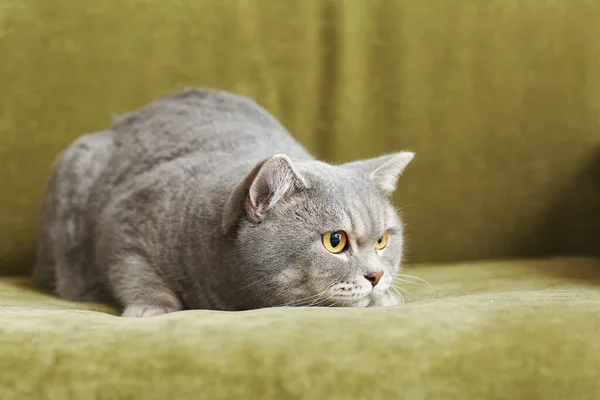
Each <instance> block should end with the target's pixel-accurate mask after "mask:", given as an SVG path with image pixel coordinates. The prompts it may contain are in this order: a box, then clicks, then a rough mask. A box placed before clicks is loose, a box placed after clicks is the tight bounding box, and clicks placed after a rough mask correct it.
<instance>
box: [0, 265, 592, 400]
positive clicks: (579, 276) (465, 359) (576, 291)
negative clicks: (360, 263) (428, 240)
mask: <svg viewBox="0 0 600 400" xmlns="http://www.w3.org/2000/svg"><path fill="white" fill-rule="evenodd" d="M406 272H407V274H413V275H416V276H419V277H421V278H424V279H426V280H427V281H429V282H430V283H431V284H432V285H433V286H434V287H435V289H436V292H437V294H436V298H435V299H433V298H432V294H431V291H430V290H429V287H428V286H427V285H425V284H416V282H420V281H418V280H415V279H407V280H410V281H411V282H415V283H410V284H408V283H407V284H402V285H401V286H400V287H401V288H402V289H405V290H409V291H410V292H412V293H413V294H412V295H408V294H407V293H406V294H407V304H405V305H403V306H397V307H389V308H375V309H338V308H320V309H319V308H313V309H309V308H274V309H264V310H257V311H248V312H237V313H234V312H215V311H184V312H179V313H174V314H169V315H165V316H161V317H155V318H149V319H126V318H121V317H118V316H115V315H114V310H111V309H109V308H107V307H104V306H101V305H85V304H74V303H70V302H66V301H62V300H58V299H55V298H53V297H52V296H49V295H47V294H43V293H40V292H38V291H37V290H36V289H35V286H34V285H33V284H32V282H31V281H29V280H28V279H27V278H2V279H1V280H0V292H1V293H2V294H3V295H2V298H1V299H0V355H1V357H0V371H2V374H0V393H1V394H2V396H1V398H2V399H27V398H44V399H49V400H59V399H60V400H62V399H66V398H76V399H78V400H86V399H150V400H151V399H165V398H172V399H178V400H185V399H198V398H210V399H230V398H248V399H250V398H262V399H282V398H297V399H299V398H307V399H315V398H322V399H325V398H332V399H333V398H338V399H342V398H343V399H351V398H357V399H358V398H370V399H374V398H388V399H391V398H406V399H443V398H448V399H457V398H461V399H483V398H486V399H487V398H490V399H491V398H494V399H501V398H502V399H504V398H506V399H508V398H510V399H542V398H543V399H567V398H572V399H594V398H597V394H598V393H600V380H598V376H599V374H600V340H598V338H599V337H600V259H590V258H558V259H539V260H513V261H495V262H480V263H464V264H453V265H435V266H433V265H431V266H418V267H409V268H407V271H406ZM398 283H400V282H398ZM421 283H422V282H421Z"/></svg>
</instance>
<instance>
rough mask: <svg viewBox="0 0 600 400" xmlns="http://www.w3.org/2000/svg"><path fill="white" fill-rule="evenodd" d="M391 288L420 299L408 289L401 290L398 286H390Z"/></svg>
mask: <svg viewBox="0 0 600 400" xmlns="http://www.w3.org/2000/svg"><path fill="white" fill-rule="evenodd" d="M390 288H394V289H396V290H400V291H402V292H404V293H406V294H410V295H411V296H415V297H419V296H417V295H416V294H414V293H413V292H411V291H408V290H406V289H404V288H401V287H400V286H396V285H390Z"/></svg>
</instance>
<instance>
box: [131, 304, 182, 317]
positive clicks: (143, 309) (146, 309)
mask: <svg viewBox="0 0 600 400" xmlns="http://www.w3.org/2000/svg"><path fill="white" fill-rule="evenodd" d="M175 311H179V310H178V309H176V308H173V307H159V306H155V305H150V304H132V305H130V306H127V307H126V308H125V311H123V317H127V318H145V317H156V316H158V315H163V314H168V313H172V312H175Z"/></svg>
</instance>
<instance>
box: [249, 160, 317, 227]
mask: <svg viewBox="0 0 600 400" xmlns="http://www.w3.org/2000/svg"><path fill="white" fill-rule="evenodd" d="M304 188H306V182H305V181H304V178H302V176H301V175H300V174H299V173H298V171H296V169H295V168H294V165H293V164H292V160H290V159H289V157H288V156H286V155H285V154H276V155H274V156H272V157H271V158H269V159H267V160H266V161H265V162H264V163H263V164H262V166H260V168H259V170H258V173H257V174H256V176H255V177H254V179H253V180H252V182H251V184H250V187H249V188H248V199H247V203H246V210H247V212H248V216H249V217H250V219H252V220H254V221H260V220H261V219H262V218H263V217H264V215H265V214H266V213H267V212H268V211H269V210H270V209H271V208H273V207H274V206H275V205H277V204H278V203H279V202H281V201H285V200H287V199H288V198H289V197H290V196H292V195H294V194H295V193H297V192H299V191H301V190H303V189H304Z"/></svg>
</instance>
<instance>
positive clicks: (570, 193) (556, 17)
mask: <svg viewBox="0 0 600 400" xmlns="http://www.w3.org/2000/svg"><path fill="white" fill-rule="evenodd" d="M598 21H600V2H598V1H588V0H571V1H561V0H543V1H538V0H490V1H479V0H425V1H411V0H368V1H366V0H338V1H335V0H297V1H292V0H289V1H288V0H286V1H274V0H227V1H213V0H196V1H189V0H169V1H153V0H102V1H82V0H0V399H1V400H12V399H18V400H27V399H49V400H63V399H77V400H87V399H90V400H91V399H106V400H109V399H111V400H112V399H150V400H153V399H177V400H181V399H183V400H185V399H203V398H206V399H231V398H241V399H252V398H259V399H284V398H291V399H300V398H306V399H353V398H355V399H374V398H385V399H599V398H600V23H599V22H598ZM190 86H201V87H215V88H220V89H224V90H229V91H232V92H236V93H239V94H244V95H248V96H250V97H252V98H254V99H256V100H257V101H259V102H260V103H261V104H263V105H264V106H265V107H267V108H268V109H269V110H271V111H272V112H273V113H274V114H275V115H276V116H277V117H278V118H280V119H281V120H282V122H283V123H284V124H285V125H286V126H287V127H288V128H289V129H290V130H291V131H292V132H293V133H294V134H295V136H296V137H297V138H298V140H299V141H300V142H301V143H303V144H304V145H305V146H306V147H307V148H308V149H309V150H310V151H311V152H312V153H314V154H315V155H316V156H318V157H320V158H322V159H325V160H328V161H330V162H343V161H348V160H352V159H357V158H366V157H371V156H374V155H378V154H382V153H386V152H390V151H394V150H400V149H411V150H414V151H416V153H417V157H416V159H415V161H414V163H412V164H411V166H410V167H409V168H408V170H407V171H406V173H405V175H404V176H403V177H402V178H401V181H400V183H399V190H398V193H397V196H396V198H395V199H394V201H395V203H396V204H397V205H398V207H399V208H400V209H401V213H402V214H403V216H404V219H405V222H406V226H407V228H406V231H407V235H408V245H407V260H406V261H407V264H406V266H405V272H406V273H407V274H410V275H414V276H416V277H419V278H421V279H425V280H426V281H428V282H430V283H431V285H433V287H434V288H435V292H436V293H435V296H434V295H433V291H432V290H431V289H430V288H429V286H427V285H426V284H424V283H423V282H422V281H420V280H418V279H414V278H410V279H408V278H407V279H406V280H407V281H408V282H398V283H399V285H400V287H401V288H403V290H405V291H406V292H404V294H405V297H406V304H404V305H402V306H397V307H389V308H374V309H332V308H323V309H317V308H312V309H309V308H277V309H265V310H257V311H250V312H239V313H225V312H214V311H185V312H179V313H174V314H169V315H166V316H161V317H156V318H148V319H126V318H121V317H119V316H118V310H113V309H111V308H109V307H107V306H104V305H100V304H81V303H70V302H67V301H63V300H60V299H58V298H56V297H54V296H52V295H51V294H49V293H44V292H42V291H40V290H39V289H37V287H36V284H35V282H33V281H32V279H30V278H29V277H28V275H27V274H28V273H29V271H30V269H31V266H32V263H33V259H34V256H35V231H36V214H37V209H38V206H39V204H40V200H41V195H42V190H43V187H44V184H45V180H46V179H47V176H48V174H49V171H50V166H51V163H52V161H53V159H54V157H55V156H56V155H57V153H58V152H59V151H60V150H61V149H62V148H64V147H65V146H66V145H67V144H68V143H69V142H70V141H71V140H73V138H75V137H76V136H78V135H79V134H82V133H84V132H90V131H94V130H99V129H103V128H106V127H107V126H108V125H109V124H110V123H111V120H112V118H113V117H114V116H116V115H119V114H121V113H124V112H126V111H128V110H131V109H133V108H136V107H139V106H141V105H143V104H145V103H147V102H148V101H150V100H152V99H154V98H156V97H157V96H161V95H163V94H166V93H169V92H172V91H175V90H179V89H181V88H184V87H190Z"/></svg>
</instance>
